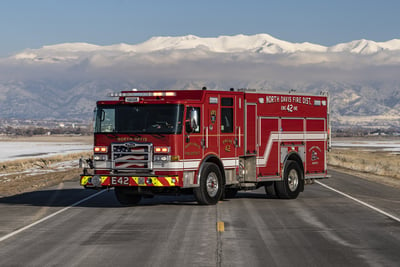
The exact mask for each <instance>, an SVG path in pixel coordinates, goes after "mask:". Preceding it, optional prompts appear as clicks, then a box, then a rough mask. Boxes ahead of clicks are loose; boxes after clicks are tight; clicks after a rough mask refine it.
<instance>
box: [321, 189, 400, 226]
mask: <svg viewBox="0 0 400 267" xmlns="http://www.w3.org/2000/svg"><path fill="white" fill-rule="evenodd" d="M315 182H316V183H317V184H319V185H321V186H323V187H325V188H327V189H329V190H332V191H334V192H336V193H338V194H340V195H342V196H344V197H347V198H349V199H351V200H354V201H355V202H358V203H359V204H361V205H364V206H366V207H368V208H370V209H372V210H374V211H376V212H379V213H381V214H383V215H385V216H387V217H389V218H391V219H393V220H395V221H397V222H400V218H398V217H396V216H393V215H392V214H390V213H387V212H385V211H383V210H381V209H378V208H377V207H374V206H372V205H370V204H368V203H366V202H364V201H361V200H359V199H357V198H355V197H352V196H350V195H348V194H346V193H343V192H341V191H339V190H337V189H335V188H332V187H330V186H328V185H326V184H323V183H321V182H318V181H315Z"/></svg>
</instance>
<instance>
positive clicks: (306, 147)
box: [80, 88, 330, 205]
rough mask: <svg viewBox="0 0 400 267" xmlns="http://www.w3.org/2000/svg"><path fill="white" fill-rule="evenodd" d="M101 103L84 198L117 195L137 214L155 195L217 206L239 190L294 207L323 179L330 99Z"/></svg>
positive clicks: (143, 97) (125, 99)
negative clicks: (189, 197)
mask: <svg viewBox="0 0 400 267" xmlns="http://www.w3.org/2000/svg"><path fill="white" fill-rule="evenodd" d="M110 96H112V97H115V98H116V99H114V100H107V101H98V102H97V107H96V111H95V126H94V155H93V158H92V159H88V160H81V163H82V164H81V166H82V167H83V168H84V169H83V174H82V175H81V179H80V183H81V185H82V186H84V187H85V188H110V187H114V188H115V189H114V191H115V195H116V198H117V199H118V201H119V202H120V203H121V204H124V205H135V204H137V203H139V201H140V200H141V198H142V197H146V196H147V197H150V196H154V195H155V194H164V193H168V194H171V193H172V194H179V193H187V192H190V193H193V194H194V195H195V198H196V200H197V201H198V203H200V204H204V205H212V204H216V203H217V202H218V201H219V200H220V199H222V198H223V197H231V196H234V195H235V194H236V193H237V191H238V190H253V189H257V188H259V187H262V186H264V187H265V191H266V194H267V195H274V196H276V197H278V198H296V197H297V196H298V195H299V193H300V192H301V191H303V190H304V184H306V183H308V182H310V181H312V180H313V179H321V178H326V177H328V175H327V162H326V153H327V150H328V149H329V146H330V144H329V143H330V136H329V107H328V97H327V94H321V95H306V94H297V93H295V92H293V93H288V94H282V93H265V92H256V91H248V90H236V91H235V90H233V89H231V90H230V91H215V90H207V89H206V88H203V89H202V90H173V91H122V92H120V93H115V94H111V95H110Z"/></svg>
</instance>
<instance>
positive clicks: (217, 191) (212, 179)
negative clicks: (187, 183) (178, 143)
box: [193, 162, 224, 205]
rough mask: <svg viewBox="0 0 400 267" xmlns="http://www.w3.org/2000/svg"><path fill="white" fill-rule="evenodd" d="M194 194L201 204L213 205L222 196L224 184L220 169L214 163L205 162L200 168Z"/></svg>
mask: <svg viewBox="0 0 400 267" xmlns="http://www.w3.org/2000/svg"><path fill="white" fill-rule="evenodd" d="M193 191H194V196H195V197H196V200H197V202H198V203H199V204H201V205H215V204H217V203H218V201H219V200H220V199H221V197H222V193H223V192H224V186H223V184H222V175H221V171H220V170H219V168H218V167H217V165H215V164H214V163H209V162H206V163H204V166H203V168H202V169H201V174H200V186H199V187H196V188H195V189H194V190H193Z"/></svg>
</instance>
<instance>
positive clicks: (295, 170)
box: [275, 160, 304, 199]
mask: <svg viewBox="0 0 400 267" xmlns="http://www.w3.org/2000/svg"><path fill="white" fill-rule="evenodd" d="M303 185H304V179H303V172H302V171H301V169H300V167H299V164H297V162H296V161H293V160H288V161H287V162H286V165H285V170H284V177H283V181H279V182H275V189H276V193H277V195H278V196H279V198H286V199H293V198H297V197H298V195H299V194H300V191H301V189H302V188H303Z"/></svg>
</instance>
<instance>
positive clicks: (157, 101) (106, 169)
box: [80, 92, 185, 205]
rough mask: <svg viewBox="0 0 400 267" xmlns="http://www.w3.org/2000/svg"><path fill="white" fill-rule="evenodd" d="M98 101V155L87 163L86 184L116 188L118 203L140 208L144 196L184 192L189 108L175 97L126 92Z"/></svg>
mask: <svg viewBox="0 0 400 267" xmlns="http://www.w3.org/2000/svg"><path fill="white" fill-rule="evenodd" d="M111 96H114V97H117V100H113V101H98V102H97V106H96V110H95V118H94V120H95V122H94V151H93V152H94V154H93V158H92V159H85V160H81V167H83V168H84V169H83V174H82V175H81V181H80V183H81V185H82V186H84V187H85V188H95V189H102V188H111V187H114V188H115V190H114V191H115V195H116V198H117V199H118V201H119V202H120V203H121V204H124V205H135V204H137V203H138V202H139V201H140V200H141V198H142V197H146V196H153V195H154V194H159V193H178V192H180V191H181V187H182V185H183V181H182V179H181V178H180V177H181V174H182V166H180V164H178V162H179V159H180V155H179V151H182V147H181V146H182V145H181V144H182V131H183V130H184V129H183V128H184V127H185V125H184V120H183V116H184V104H181V103H177V102H175V100H174V96H175V93H174V92H125V93H124V92H123V93H117V94H112V95H111Z"/></svg>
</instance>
